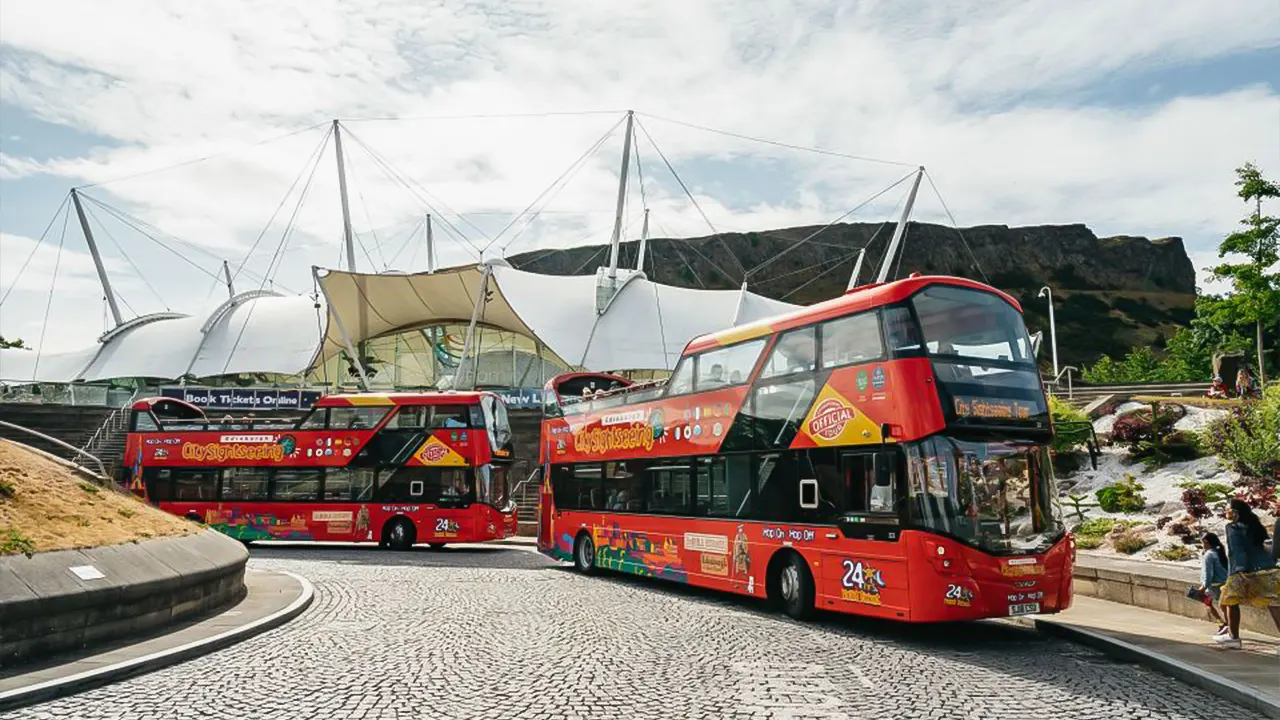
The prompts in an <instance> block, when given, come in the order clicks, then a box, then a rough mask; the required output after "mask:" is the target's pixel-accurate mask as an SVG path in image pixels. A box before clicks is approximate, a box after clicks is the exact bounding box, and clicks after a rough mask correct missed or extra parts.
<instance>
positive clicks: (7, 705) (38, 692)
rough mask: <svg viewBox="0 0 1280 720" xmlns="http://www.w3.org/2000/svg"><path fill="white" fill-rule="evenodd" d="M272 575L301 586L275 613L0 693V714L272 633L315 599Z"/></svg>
mask: <svg viewBox="0 0 1280 720" xmlns="http://www.w3.org/2000/svg"><path fill="white" fill-rule="evenodd" d="M273 572H279V573H281V574H283V575H288V576H289V577H291V578H293V579H294V580H296V581H298V583H299V584H301V585H302V594H301V595H300V596H298V598H297V599H295V600H294V601H293V602H291V603H289V605H288V606H286V607H284V608H282V609H280V610H277V611H276V612H274V613H272V614H270V615H267V616H266V617H261V618H258V619H257V620H254V621H253V622H251V623H248V624H246V625H242V626H240V627H238V628H233V629H231V630H227V631H225V632H222V633H219V634H217V635H213V636H210V637H207V638H204V639H202V640H195V641H193V642H189V643H187V644H185V645H179V646H177V647H173V648H169V649H168V650H161V651H159V652H155V653H151V654H150V655H143V656H142V657H137V658H133V659H131V660H125V661H124V662H119V663H116V664H114V665H108V666H106V667H101V668H96V669H94V670H87V671H85V672H82V673H77V674H75V675H69V676H67V677H64V678H58V679H56V680H48V681H46V682H42V683H37V684H35V685H29V686H27V687H23V688H16V689H14V690H9V691H6V692H0V712H6V711H9V710H16V709H18V708H21V707H26V706H28V705H33V704H36V703H42V702H48V701H49V700H54V699H57V698H60V697H66V696H68V695H74V694H76V693H79V692H83V691H85V690H89V689H92V688H96V687H101V686H102V685H106V684H108V683H113V682H118V681H120V680H124V679H126V678H130V677H133V676H135V675H142V674H145V673H149V672H154V671H156V670H160V669H162V668H166V667H169V666H171V665H177V664H179V663H183V662H186V661H187V660H191V659H193V658H197V657H200V656H202V655H208V654H209V653H212V652H214V651H217V650H221V649H223V648H225V647H229V646H231V645H234V644H236V643H238V642H242V641H244V640H248V639H249V638H251V637H253V636H255V635H260V634H262V633H264V632H267V631H268V630H274V629H275V628H278V627H280V626H281V625H284V624H285V623H287V622H289V621H290V620H292V619H294V618H296V617H298V616H299V615H301V614H302V613H303V611H305V610H306V609H307V608H308V607H310V606H311V601H312V600H314V599H315V587H314V586H312V584H311V581H309V580H307V579H306V578H304V577H302V576H301V575H295V574H294V573H291V572H287V571H284V570H273Z"/></svg>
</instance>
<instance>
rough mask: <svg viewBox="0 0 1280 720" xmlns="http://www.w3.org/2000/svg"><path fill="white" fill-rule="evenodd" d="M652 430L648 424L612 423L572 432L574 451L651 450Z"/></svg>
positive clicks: (598, 453)
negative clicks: (612, 424)
mask: <svg viewBox="0 0 1280 720" xmlns="http://www.w3.org/2000/svg"><path fill="white" fill-rule="evenodd" d="M653 436H654V431H653V428H652V427H650V426H649V425H645V424H640V423H636V424H633V425H614V426H611V427H599V428H591V429H589V430H588V429H584V430H580V431H578V432H575V433H573V450H574V452H578V453H582V454H586V455H602V454H604V453H607V452H611V451H616V450H641V449H642V450H646V451H648V450H652V449H653V443H654V437H653Z"/></svg>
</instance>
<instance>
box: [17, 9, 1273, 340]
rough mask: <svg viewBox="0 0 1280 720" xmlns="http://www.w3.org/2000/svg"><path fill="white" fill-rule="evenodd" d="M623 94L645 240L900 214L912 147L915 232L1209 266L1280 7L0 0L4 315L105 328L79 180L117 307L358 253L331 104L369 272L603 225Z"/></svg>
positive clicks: (74, 332)
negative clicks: (1055, 227) (1169, 252)
mask: <svg viewBox="0 0 1280 720" xmlns="http://www.w3.org/2000/svg"><path fill="white" fill-rule="evenodd" d="M626 110H634V111H635V113H636V114H635V136H636V157H638V159H639V161H638V162H634V161H633V163H632V166H631V170H630V173H629V175H630V177H631V182H630V184H629V188H628V191H627V193H626V211H625V213H624V215H625V218H624V223H625V225H626V230H625V235H626V237H628V238H635V237H638V235H639V233H640V225H641V217H642V214H643V210H644V209H645V208H648V209H649V210H650V218H651V224H652V227H651V233H652V234H653V235H659V236H671V235H681V236H683V235H706V234H709V233H710V232H711V231H712V230H753V229H754V230H763V229H769V228H776V227H786V226H791V225H798V224H823V223H827V222H830V221H832V220H835V219H836V218H838V217H841V216H842V215H844V214H845V213H847V212H849V211H850V210H852V209H854V208H859V209H858V210H857V211H856V212H854V213H853V214H852V215H850V216H849V217H848V218H847V219H849V220H853V221H864V222H880V221H883V220H886V219H891V218H893V217H895V216H896V213H897V207H898V206H899V204H900V203H901V202H902V200H903V198H904V196H905V194H906V189H907V185H908V183H899V184H898V185H896V186H895V187H893V189H891V190H889V191H888V192H885V193H883V194H881V195H879V196H877V193H880V192H881V191H882V190H884V189H885V188H886V187H888V186H890V185H892V184H893V183H895V182H898V181H899V180H901V179H902V178H903V177H904V176H906V175H908V174H909V173H910V172H911V171H912V169H913V168H914V167H915V166H916V165H923V166H925V167H927V168H928V172H929V177H930V178H931V179H932V180H933V182H934V184H935V185H936V187H937V190H938V193H937V194H935V193H934V192H933V189H932V187H930V186H929V184H927V183H926V185H925V188H924V189H923V190H922V191H921V193H920V196H919V199H918V200H917V203H916V207H915V212H914V213H913V218H915V219H917V220H925V221H935V222H948V223H949V222H951V218H954V220H955V222H956V223H957V224H959V225H960V226H962V227H963V226H968V225H979V224H1006V225H1045V224H1067V223H1084V224H1086V225H1088V226H1089V227H1090V228H1092V229H1093V231H1094V232H1096V233H1097V234H1098V235H1100V236H1110V235H1142V236H1148V237H1166V236H1179V237H1182V238H1184V240H1185V242H1186V244H1187V248H1188V251H1189V253H1190V255H1191V257H1192V260H1193V262H1194V263H1195V264H1196V266H1197V267H1198V268H1201V269H1203V268H1206V267H1210V266H1212V265H1213V264H1214V263H1215V262H1216V260H1217V256H1216V250H1215V248H1216V245H1217V242H1218V240H1220V239H1221V237H1222V236H1223V235H1224V234H1226V233H1228V232H1230V231H1232V230H1233V229H1234V228H1235V227H1236V224H1237V223H1238V222H1239V220H1240V218H1241V217H1242V216H1243V215H1244V214H1245V212H1246V208H1245V207H1244V205H1243V203H1241V201H1240V200H1239V199H1238V198H1237V197H1236V196H1235V193H1234V190H1235V189H1234V187H1232V184H1231V183H1232V181H1233V180H1234V173H1233V169H1234V168H1236V167H1238V166H1239V165H1241V164H1243V163H1244V162H1246V161H1253V162H1255V163H1257V164H1258V165H1259V166H1260V167H1261V168H1262V169H1263V170H1264V172H1267V173H1269V175H1270V176H1271V177H1272V178H1278V177H1280V2H1277V0H1235V1H1234V2H1231V3H1227V4H1223V3H1213V2H1207V1H1201V0H1180V1H1179V2H1177V3H1169V2H1154V1H1147V0H1123V1H1120V2H1116V1H1115V0H1110V1H1107V0H1100V1H1093V0H1078V1H1077V2H1072V3H1061V2H1041V1H1039V0H983V1H981V2H978V1H972V2H971V1H968V0H957V1H956V2H950V3H936V2H929V1H928V0H892V1H889V0H885V1H879V2H877V1H870V2H867V1H863V2H822V1H818V0H792V1H791V2H781V1H775V0H759V1H758V2H752V3H740V2H737V3H735V2H728V1H727V0H724V1H721V0H707V1H705V2H675V1H673V0H672V1H668V0H655V1H654V2H649V3H635V4H626V5H624V4H619V3H583V2H568V0H502V1H501V2H499V1H497V0H469V1H468V2H457V1H455V0H447V1H444V2H429V1H421V0H387V1H383V2H375V1H373V0H305V1H302V0H298V1H291V0H254V2H252V3H250V2H235V1H232V0H222V1H221V2H218V3H187V2H164V1H159V0H136V1H132V0H96V1H84V2H81V1H69V0H40V1H39V2H35V1H34V0H32V1H26V2H23V1H20V0H7V1H6V2H3V3H0V335H4V336H5V337H9V338H13V337H20V338H23V339H24V340H26V341H27V342H28V344H33V345H34V344H39V345H40V347H42V348H43V349H45V350H47V351H59V350H66V349H73V348H78V347H84V346H86V345H89V344H91V343H92V342H93V341H94V339H95V338H96V337H98V335H100V334H101V333H102V332H103V331H104V330H105V329H107V328H109V327H110V326H111V325H112V322H111V320H110V318H109V317H108V316H107V315H106V309H105V304H104V302H103V293H102V290H101V286H100V284H99V282H98V279H97V275H96V272H95V269H94V264H93V262H92V259H91V257H90V255H89V252H88V246H87V244H86V243H85V241H84V237H83V234H82V231H81V229H80V225H79V222H78V219H77V216H76V214H75V213H74V212H73V211H70V207H71V206H70V203H69V196H68V192H69V190H70V189H71V188H73V187H79V188H82V190H81V194H82V198H83V201H82V204H83V205H84V207H85V208H86V216H87V219H88V222H89V224H90V227H91V229H92V231H93V232H94V234H95V237H97V239H98V244H99V245H100V248H101V254H102V256H103V263H104V265H105V268H106V272H107V274H108V276H109V277H110V279H111V282H112V283H113V286H114V288H115V290H116V295H117V297H118V298H119V299H120V300H121V311H122V315H123V316H124V318H125V319H126V320H127V319H128V318H130V317H134V316H136V315H141V314H146V313H151V312H158V311H166V310H171V311H175V312H187V313H199V312H204V311H207V309H209V308H211V307H212V306H216V305H217V304H218V303H219V302H221V301H222V300H224V299H225V298H226V292H227V290H226V288H225V286H224V285H222V284H220V281H219V280H218V278H217V275H218V273H219V272H220V268H221V264H222V261H223V260H226V261H227V262H228V264H229V267H230V268H231V271H232V273H233V274H234V283H233V284H234V285H235V289H236V290H237V291H244V290H254V289H264V290H275V291H277V292H281V293H310V292H312V291H313V284H312V278H311V267H312V266H313V265H314V266H320V267H340V266H342V265H343V264H344V263H345V259H344V255H343V250H342V227H343V224H342V215H341V207H340V203H339V190H338V179H337V171H336V157H337V155H336V152H335V146H334V140H333V137H332V125H331V121H332V120H333V119H334V118H340V119H341V120H342V128H343V129H342V132H341V136H342V142H343V156H344V159H345V163H346V171H347V178H346V179H347V183H348V188H349V192H348V195H349V198H350V212H351V217H352V226H353V228H354V230H355V232H356V234H357V238H358V244H357V247H356V250H355V254H356V265H357V268H358V269H360V270H363V271H374V270H385V269H394V270H401V271H417V270H424V269H425V268H426V252H425V242H424V236H425V233H424V230H423V226H424V221H423V219H424V217H425V216H426V215H428V214H430V215H432V227H433V230H434V231H435V232H434V237H435V240H436V248H437V255H438V264H439V265H450V264H460V263H466V262H475V261H476V260H478V259H480V258H481V257H484V258H491V257H498V256H501V255H503V254H515V253H519V252H524V251H529V250H534V249H539V248H555V247H566V246H572V245H579V244H585V243H600V242H607V240H608V239H609V236H610V233H611V229H612V225H613V219H614V205H615V202H616V198H617V193H618V180H617V178H618V169H619V168H618V166H619V162H620V159H621V155H622V143H623V126H624V113H625V111H626ZM706 128H710V129H711V130H718V131H721V132H712V131H710V130H707V129H706ZM726 132H727V133H731V134H725V133H726ZM735 135H736V136H745V138H756V139H767V140H772V141H776V142H777V143H782V144H785V145H792V146H800V147H809V148H819V149H823V150H826V151H830V152H829V153H827V154H821V153H813V152H806V151H803V150H797V149H792V148H788V147H783V146H781V145H777V144H766V143H761V142H755V141H752V140H749V139H745V138H744V137H735ZM858 158H861V159H858ZM668 165H669V166H670V168H673V169H674V170H675V174H674V175H673V173H672V172H670V170H669V169H668ZM677 176H678V177H679V178H680V181H677V180H675V177H677ZM682 183H683V184H682ZM686 188H687V190H688V194H686ZM689 195H692V198H693V199H692V200H691V199H690V197H689ZM872 197H876V199H875V200H873V201H872V202H870V203H866V201H867V200H868V199H870V198H872ZM695 200H696V202H695ZM944 201H945V207H944ZM864 203H865V204H864ZM526 208H533V209H537V210H541V212H540V214H538V215H537V216H536V217H533V216H531V215H530V214H524V215H521V214H520V213H522V212H524V211H525V210H526ZM948 210H949V211H950V214H948V212H947V211H948ZM1277 212H1280V208H1277ZM508 226H510V227H508ZM815 272H818V270H815ZM1200 285H1201V287H1202V288H1205V289H1208V290H1218V289H1220V286H1219V285H1216V284H1214V283H1212V282H1210V281H1209V279H1208V278H1207V277H1206V276H1205V274H1204V273H1203V272H1201V273H1200ZM46 318H47V322H46Z"/></svg>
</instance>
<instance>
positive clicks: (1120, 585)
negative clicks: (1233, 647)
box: [1074, 552, 1280, 636]
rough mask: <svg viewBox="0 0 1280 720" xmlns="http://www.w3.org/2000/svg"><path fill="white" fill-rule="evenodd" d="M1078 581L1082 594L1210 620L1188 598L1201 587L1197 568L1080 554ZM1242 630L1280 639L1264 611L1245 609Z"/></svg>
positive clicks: (1076, 585) (1077, 588)
mask: <svg viewBox="0 0 1280 720" xmlns="http://www.w3.org/2000/svg"><path fill="white" fill-rule="evenodd" d="M1074 582H1075V592H1076V594H1078V595H1085V596H1087V597H1096V598H1098V599H1099V600H1110V601H1111V602H1118V603H1123V604H1125V605H1133V606H1135V607H1141V608H1146V609H1148V610H1159V611H1160V612H1167V613H1173V614H1174V615H1182V616H1183V617H1189V618H1196V619H1197V620H1206V619H1208V617H1209V616H1208V614H1207V611H1206V608H1205V606H1204V604H1203V603H1198V602H1196V601H1194V600H1191V599H1190V598H1188V597H1187V595H1186V593H1187V587H1188V586H1189V585H1199V584H1200V572H1199V570H1196V569H1194V568H1189V567H1185V566H1182V565H1174V564H1171V563H1161V562H1148V561H1139V560H1123V559H1120V558H1113V557H1108V556H1105V555H1094V554H1092V553H1087V552H1080V553H1078V555H1077V558H1076V567H1075V579H1074ZM1240 627H1241V628H1242V629H1245V630H1252V631H1253V632H1257V633H1262V634H1264V635H1272V636H1280V630H1277V629H1276V625H1275V623H1274V622H1272V620H1271V614H1270V613H1269V612H1267V610H1265V609H1263V608H1253V607H1247V608H1245V609H1244V614H1243V615H1241V617H1240Z"/></svg>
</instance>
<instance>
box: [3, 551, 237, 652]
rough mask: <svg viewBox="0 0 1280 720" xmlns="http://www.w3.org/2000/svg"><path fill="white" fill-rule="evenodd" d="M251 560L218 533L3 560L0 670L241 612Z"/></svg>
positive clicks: (13, 557)
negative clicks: (236, 607) (233, 609)
mask: <svg viewBox="0 0 1280 720" xmlns="http://www.w3.org/2000/svg"><path fill="white" fill-rule="evenodd" d="M248 558H249V553H248V552H247V551H246V550H245V548H244V546H243V545H241V544H240V543H238V542H236V541H234V540H232V539H230V538H228V537H226V536H224V535H222V534H220V533H217V532H215V531H212V530H203V531H201V532H199V533H197V534H194V535H187V536H183V537H177V538H158V539H154V540H145V541H142V542H138V543H129V544H124V545H108V546H105V547H98V548H88V549H84V550H61V551H55V552H46V553H36V554H35V555H32V556H31V557H27V556H25V555H17V556H12V557H4V558H0V669H5V668H9V667H12V666H15V665H18V664H22V663H27V662H32V661H36V660H41V659H44V658H47V657H49V656H50V655H53V654H55V653H60V652H66V651H72V650H79V649H82V648H86V647H89V646H92V645H95V644H98V643H101V642H103V641H106V640H119V639H121V638H125V637H128V636H130V635H137V634H142V633H146V632H149V631H153V630H156V629H159V628H161V627H163V626H165V625H169V624H172V623H175V622H179V621H182V620H186V619H191V618H195V617H197V616H200V615H203V614H206V613H208V612H211V611H215V610H219V609H221V608H224V607H227V606H229V605H232V604H234V603H237V602H239V601H240V600H241V599H243V598H244V595H245V586H244V566H245V562H246V561H247V560H248ZM73 568H74V569H75V570H73ZM77 571H78V572H79V573H80V574H79V575H78V574H77ZM99 574H100V575H101V576H102V577H96V576H97V575H99ZM82 576H83V577H82Z"/></svg>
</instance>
